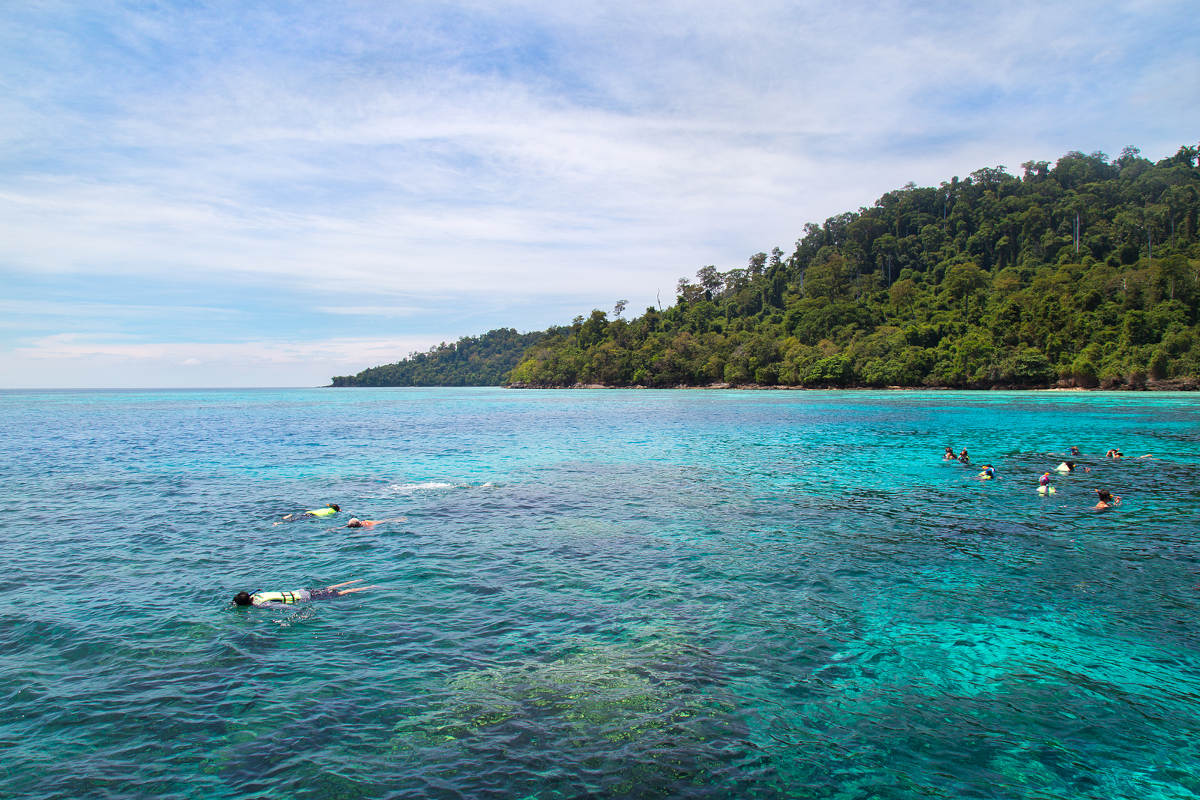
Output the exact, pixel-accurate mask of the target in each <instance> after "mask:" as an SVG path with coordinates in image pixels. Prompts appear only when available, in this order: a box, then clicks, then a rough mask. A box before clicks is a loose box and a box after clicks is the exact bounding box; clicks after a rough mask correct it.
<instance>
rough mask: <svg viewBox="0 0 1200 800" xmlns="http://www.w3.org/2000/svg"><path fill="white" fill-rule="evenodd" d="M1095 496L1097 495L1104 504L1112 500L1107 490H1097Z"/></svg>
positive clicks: (1110, 493)
mask: <svg viewBox="0 0 1200 800" xmlns="http://www.w3.org/2000/svg"><path fill="white" fill-rule="evenodd" d="M1096 494H1097V495H1099V497H1100V499H1101V500H1103V501H1104V502H1106V503H1107V502H1108V501H1109V500H1112V499H1113V498H1112V492H1110V491H1108V490H1107V489H1097V490H1096Z"/></svg>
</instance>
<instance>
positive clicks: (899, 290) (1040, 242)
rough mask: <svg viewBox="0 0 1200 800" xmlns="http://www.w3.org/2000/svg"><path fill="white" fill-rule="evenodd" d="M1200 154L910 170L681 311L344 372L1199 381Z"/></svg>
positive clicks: (555, 377) (545, 378)
mask: <svg viewBox="0 0 1200 800" xmlns="http://www.w3.org/2000/svg"><path fill="white" fill-rule="evenodd" d="M1198 156H1200V148H1196V147H1190V146H1185V147H1182V148H1180V149H1179V151H1178V152H1177V153H1176V154H1175V155H1174V156H1171V157H1169V158H1165V159H1163V160H1161V161H1159V162H1158V163H1153V162H1151V161H1149V160H1147V159H1145V158H1142V157H1141V155H1140V153H1139V151H1138V150H1137V149H1136V148H1126V149H1125V150H1124V151H1123V152H1122V153H1121V155H1120V156H1119V157H1118V158H1116V159H1112V160H1110V159H1109V158H1108V156H1106V155H1105V154H1103V153H1092V154H1091V155H1084V154H1083V153H1079V152H1071V153H1067V154H1066V155H1065V156H1063V157H1062V158H1060V159H1059V160H1058V161H1057V162H1056V163H1055V164H1054V165H1053V166H1052V165H1051V164H1050V163H1049V162H1045V161H1031V162H1027V163H1025V164H1023V165H1022V167H1023V170H1024V172H1023V175H1022V176H1021V177H1016V176H1014V175H1012V174H1010V173H1008V172H1007V171H1006V170H1005V168H1004V167H994V168H984V169H980V170H977V171H976V172H973V173H971V175H970V176H969V177H967V178H965V179H959V178H957V177H955V178H953V179H951V180H950V181H949V182H945V183H942V184H941V186H939V187H936V188H927V187H917V186H914V185H912V184H910V185H908V186H906V187H904V188H903V189H898V190H896V191H892V192H888V193H887V194H885V195H884V196H883V197H881V198H879V200H877V201H876V202H875V204H874V206H872V207H871V208H860V209H859V210H858V211H857V212H848V213H845V214H841V215H838V216H836V217H832V218H830V219H828V220H826V221H825V223H824V224H823V225H815V224H811V223H810V224H808V225H806V226H805V228H804V235H803V236H802V237H801V238H800V240H799V241H798V242H797V243H796V248H795V250H794V252H793V253H792V254H791V255H786V254H785V253H784V252H783V251H781V250H780V249H779V248H775V249H774V250H773V251H772V252H771V253H770V254H767V253H758V254H756V255H754V256H752V257H751V258H750V260H749V263H748V265H747V266H746V267H745V268H739V269H731V270H728V271H724V272H722V271H719V270H718V269H717V268H716V267H715V266H706V267H703V268H702V269H700V270H699V271H698V272H697V273H696V278H695V280H694V281H693V280H690V279H680V281H679V284H678V287H677V299H676V302H675V304H674V305H673V306H671V307H669V308H667V309H655V308H647V309H646V311H645V313H644V314H643V315H641V316H640V317H637V318H635V319H631V320H626V319H624V318H623V316H622V312H623V309H624V303H623V302H622V303H619V304H618V308H617V309H615V314H614V318H613V319H609V317H608V315H607V314H606V313H605V312H603V311H600V310H596V311H593V312H592V313H591V315H590V316H589V317H587V318H586V319H585V318H583V317H577V318H576V319H575V320H574V322H573V324H572V325H570V326H563V327H559V328H552V329H550V330H548V331H545V332H542V333H539V334H526V336H528V337H531V338H530V339H529V340H528V343H527V344H526V345H524V346H527V347H528V350H527V351H526V352H525V353H524V354H523V356H522V357H521V358H520V360H519V363H516V360H515V359H514V362H513V363H514V364H515V366H514V368H513V369H512V371H511V372H510V373H509V374H508V375H507V378H506V379H505V378H504V376H502V375H500V373H498V372H489V373H488V374H487V379H486V380H485V379H484V376H483V374H482V373H470V375H471V377H470V378H467V377H466V376H467V374H468V373H467V372H465V371H459V370H460V368H459V366H458V365H459V363H460V362H461V360H455V358H457V353H456V351H457V350H461V349H463V346H464V343H467V344H468V345H470V346H474V345H475V344H476V343H477V342H483V341H484V340H486V339H488V338H489V337H492V336H493V335H494V334H498V333H500V332H497V331H493V332H492V333H490V334H487V336H485V337H482V338H481V339H479V340H475V339H464V340H462V341H461V342H460V343H459V345H458V346H457V347H456V346H455V345H442V347H441V348H437V349H435V351H431V353H430V354H428V355H422V356H414V357H412V358H411V359H410V360H409V361H406V362H401V363H400V364H394V365H390V366H389V367H379V368H376V370H380V371H383V372H380V373H378V377H379V378H383V377H384V374H385V373H386V375H387V376H388V380H381V381H379V382H372V383H367V382H359V378H362V377H363V376H365V375H367V374H368V373H371V374H372V375H373V379H374V376H375V374H376V370H367V371H366V372H364V373H360V374H359V376H356V378H354V379H341V378H339V379H335V385H385V384H386V385H401V384H403V385H464V384H470V383H480V384H483V383H493V384H494V383H499V382H502V380H504V381H505V382H507V383H509V384H510V385H519V386H572V385H577V384H585V385H586V384H603V385H608V386H637V385H640V386H680V385H710V384H714V383H725V384H731V385H750V384H756V385H761V386H775V385H804V386H948V387H990V386H1048V385H1054V384H1056V383H1057V384H1059V385H1074V386H1084V387H1092V386H1098V385H1099V386H1105V387H1115V386H1131V387H1141V386H1144V385H1146V384H1147V383H1149V384H1151V385H1176V386H1195V384H1196V380H1197V377H1198V376H1200V325H1198V322H1200V320H1198V305H1200V239H1198V228H1200V169H1198V168H1197V167H1198V165H1197V157H1198ZM503 342H506V343H510V344H512V346H514V347H516V346H518V345H519V344H520V342H519V341H518V337H517V335H516V332H515V331H511V330H507V331H505V336H504V337H503ZM447 348H448V349H449V351H450V352H448V353H447V352H446V350H447ZM467 349H468V350H469V349H470V348H469V347H468V348H467ZM435 354H437V356H438V357H436V358H435ZM449 356H453V357H449ZM504 360H505V359H501V358H499V357H497V358H496V359H495V361H496V363H497V364H499V363H500V362H501V361H504ZM406 365H412V366H411V367H409V368H407V369H405V366H406ZM418 366H420V367H424V369H417V367H418ZM438 367H444V368H447V369H449V370H451V371H449V372H447V373H445V375H443V376H442V379H441V380H435V377H436V375H437V371H436V368H438ZM389 370H391V371H392V372H387V371H389ZM414 376H419V378H420V379H419V380H413V377H414ZM476 376H478V378H477V377H476ZM392 379H396V380H394V381H393V380H392ZM339 380H353V381H355V383H353V384H350V383H344V384H338V383H337V381H339Z"/></svg>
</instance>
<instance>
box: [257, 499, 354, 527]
mask: <svg viewBox="0 0 1200 800" xmlns="http://www.w3.org/2000/svg"><path fill="white" fill-rule="evenodd" d="M341 510H342V507H341V506H339V505H338V504H337V503H327V504H326V505H325V507H324V508H314V509H312V510H311V511H297V512H296V513H294V514H284V516H283V518H282V519H281V520H279V522H276V523H274V524H275V525H280V524H282V523H284V522H295V521H296V520H298V519H304V518H305V517H320V518H324V517H332V516H333V515H334V514H336V513H338V512H339V511H341Z"/></svg>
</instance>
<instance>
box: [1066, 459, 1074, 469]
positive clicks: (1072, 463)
mask: <svg viewBox="0 0 1200 800" xmlns="http://www.w3.org/2000/svg"><path fill="white" fill-rule="evenodd" d="M1067 469H1069V470H1072V471H1073V470H1074V469H1075V462H1074V461H1068V462H1067Z"/></svg>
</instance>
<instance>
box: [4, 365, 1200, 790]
mask: <svg viewBox="0 0 1200 800" xmlns="http://www.w3.org/2000/svg"><path fill="white" fill-rule="evenodd" d="M0 441H2V442H3V444H4V447H3V451H2V453H0V567H2V568H0V796H2V797H14V798H16V797H20V798H24V799H25V800H41V799H42V798H110V797H111V798H125V797H154V798H175V797H178V798H245V799H246V800H250V798H272V800H276V799H282V800H286V799H287V798H313V799H314V800H315V799H316V798H336V799H337V800H351V799H352V798H391V797H396V798H406V797H412V798H457V797H462V798H575V797H702V798H846V799H847V800H849V799H850V798H863V799H864V800H865V799H866V798H930V797H936V798H975V797H978V798H1105V799H1107V798H1140V799H1141V800H1153V799H1155V798H1194V797H1200V627H1198V625H1200V622H1198V617H1200V614H1198V612H1200V543H1198V540H1200V480H1198V479H1197V475H1198V473H1197V469H1198V467H1200V396H1197V395H1195V394H1171V393H1152V394H1144V393H1142V394H1132V393H1117V394H1107V393H1052V392H1039V393H1007V392H980V393H958V392H944V391H939V392H815V391H814V392H787V391H761V392H751V391H638V390H629V391H623V390H596V391H589V390H576V391H536V392H523V391H511V390H502V389H436V390H430V389H346V390H328V389H325V390H322V389H312V390H228V391H208V390H203V391H201V390H197V391H169V390H162V391H78V392H73V391H55V392H29V391H8V392H0ZM947 445H948V446H952V447H954V448H955V450H956V451H957V450H959V449H961V448H964V447H965V448H967V449H968V450H969V451H970V454H971V456H972V460H973V462H974V466H972V467H967V466H964V465H961V464H958V463H956V462H944V461H943V460H942V452H943V448H944V447H945V446H947ZM1070 445H1077V446H1078V447H1079V448H1080V449H1081V450H1082V451H1083V455H1082V456H1081V457H1079V458H1077V459H1075V460H1076V461H1077V462H1078V463H1079V468H1078V470H1077V471H1076V472H1075V473H1073V474H1070V475H1066V476H1058V475H1055V477H1054V478H1053V485H1054V486H1055V488H1056V489H1057V493H1056V494H1054V495H1053V496H1050V497H1041V496H1039V495H1038V494H1037V493H1036V487H1037V480H1038V477H1039V476H1040V475H1041V474H1042V473H1043V472H1044V471H1046V470H1049V469H1053V468H1054V467H1055V466H1056V465H1057V464H1058V463H1059V462H1060V461H1062V460H1064V458H1067V456H1066V453H1067V451H1068V447H1069V446H1070ZM1111 447H1118V448H1120V449H1121V450H1122V451H1123V452H1124V454H1125V456H1126V457H1125V458H1124V459H1122V460H1121V461H1119V462H1116V461H1113V460H1106V459H1105V458H1104V457H1103V454H1104V453H1105V451H1106V450H1108V449H1109V448H1111ZM1147 454H1149V455H1152V456H1153V458H1137V457H1138V456H1142V455H1147ZM984 463H990V464H992V465H994V467H995V468H996V471H997V475H998V477H997V479H996V480H993V481H981V480H978V479H977V474H978V472H979V466H980V465H982V464H984ZM1088 468H1090V472H1088V471H1085V470H1086V469H1088ZM1097 488H1106V489H1109V490H1111V491H1112V492H1113V493H1115V494H1117V495H1120V496H1121V497H1122V499H1123V502H1122V504H1121V505H1120V506H1119V507H1118V508H1116V509H1114V510H1112V511H1110V512H1107V513H1099V512H1096V511H1093V510H1091V506H1092V505H1093V504H1094V503H1095V493H1094V490H1095V489H1097ZM326 503H338V504H340V506H341V508H342V512H341V513H340V514H338V515H337V516H336V517H333V518H332V519H314V518H309V519H303V520H301V521H298V522H292V523H287V524H278V525H277V524H274V523H276V522H278V521H279V520H280V518H281V516H282V515H284V514H287V513H288V512H293V511H303V510H305V509H313V508H318V507H321V506H323V505H324V504H326ZM351 514H354V515H357V516H360V517H363V518H367V519H373V520H384V522H382V523H381V524H380V525H378V526H376V527H374V528H372V529H347V528H345V527H342V526H344V525H345V523H346V520H347V519H348V518H349V517H350V515H351ZM351 579H362V581H363V583H364V584H371V585H374V586H375V587H376V588H373V589H370V590H368V591H366V592H361V593H357V594H352V595H347V596H344V597H339V598H334V599H329V600H323V601H319V602H315V603H311V604H308V605H303V606H292V607H285V608H253V609H241V608H237V607H235V606H234V605H233V604H232V602H231V598H232V597H233V595H234V594H235V593H236V592H238V591H240V590H247V591H254V590H257V589H264V590H272V589H279V590H284V589H297V588H302V587H321V586H326V585H329V584H333V583H338V582H341V581H346V580H351Z"/></svg>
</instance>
